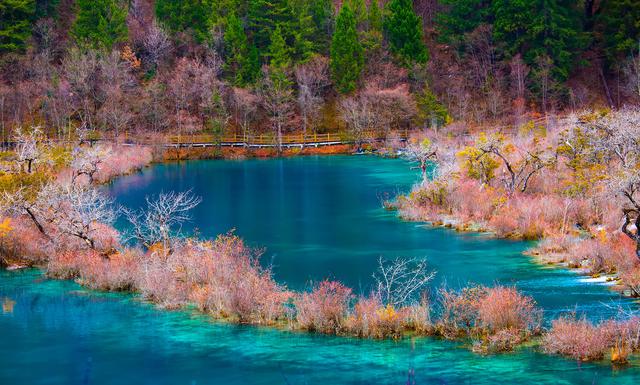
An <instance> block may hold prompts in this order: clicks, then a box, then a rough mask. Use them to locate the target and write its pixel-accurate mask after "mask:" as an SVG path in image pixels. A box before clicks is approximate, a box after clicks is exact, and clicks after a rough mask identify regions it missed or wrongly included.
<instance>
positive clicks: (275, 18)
mask: <svg viewBox="0 0 640 385" xmlns="http://www.w3.org/2000/svg"><path fill="white" fill-rule="evenodd" d="M293 20H294V18H293V15H292V8H291V6H290V2H289V1H288V0H250V2H249V10H248V24H249V29H250V31H251V33H252V35H253V42H254V44H255V45H256V47H257V48H258V50H260V51H263V50H265V49H267V48H268V47H269V45H270V44H271V37H272V36H271V35H272V34H273V33H274V31H275V28H276V25H280V31H281V34H282V36H283V37H284V38H285V40H288V39H289V38H290V37H291V36H292V33H291V30H292V24H293Z"/></svg>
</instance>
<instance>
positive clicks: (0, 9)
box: [0, 0, 36, 53]
mask: <svg viewBox="0 0 640 385" xmlns="http://www.w3.org/2000/svg"><path fill="white" fill-rule="evenodd" d="M35 11H36V3H35V1H34V0H2V1H0V53H6V52H15V51H23V50H24V48H25V46H26V42H27V40H28V39H29V37H30V36H31V22H32V20H33V16H34V14H35Z"/></svg>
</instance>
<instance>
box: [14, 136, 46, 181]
mask: <svg viewBox="0 0 640 385" xmlns="http://www.w3.org/2000/svg"><path fill="white" fill-rule="evenodd" d="M13 140H14V142H15V144H16V150H15V151H16V161H17V162H18V165H19V167H20V169H23V170H24V166H26V172H27V173H29V174H30V173H31V172H32V171H33V167H34V166H35V165H36V164H37V163H40V162H41V161H42V158H43V154H42V151H41V149H40V143H41V142H42V141H43V140H44V135H43V133H42V130H41V129H40V128H39V127H32V128H31V130H29V131H28V132H27V131H25V130H24V129H22V128H17V129H16V131H15V135H14V139H13Z"/></svg>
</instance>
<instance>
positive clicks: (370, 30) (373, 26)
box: [365, 0, 383, 52]
mask: <svg viewBox="0 0 640 385" xmlns="http://www.w3.org/2000/svg"><path fill="white" fill-rule="evenodd" d="M382 22H383V20H382V11H381V10H380V6H379V5H378V0H371V4H369V9H368V14H367V32H366V35H365V44H366V47H367V51H369V52H376V51H377V50H379V49H380V48H382V40H383V36H382Z"/></svg>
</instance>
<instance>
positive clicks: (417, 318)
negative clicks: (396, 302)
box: [404, 301, 433, 335]
mask: <svg viewBox="0 0 640 385" xmlns="http://www.w3.org/2000/svg"><path fill="white" fill-rule="evenodd" d="M404 312H405V314H406V316H405V317H406V321H405V323H406V326H407V327H408V328H410V329H412V330H413V331H415V332H416V333H418V334H421V335H429V334H432V333H433V322H432V320H431V306H429V304H428V303H426V302H424V301H423V302H422V303H420V304H415V305H411V306H409V307H407V308H405V310H404Z"/></svg>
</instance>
